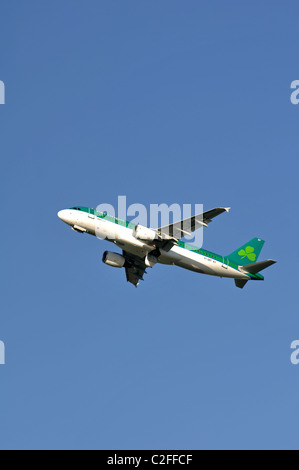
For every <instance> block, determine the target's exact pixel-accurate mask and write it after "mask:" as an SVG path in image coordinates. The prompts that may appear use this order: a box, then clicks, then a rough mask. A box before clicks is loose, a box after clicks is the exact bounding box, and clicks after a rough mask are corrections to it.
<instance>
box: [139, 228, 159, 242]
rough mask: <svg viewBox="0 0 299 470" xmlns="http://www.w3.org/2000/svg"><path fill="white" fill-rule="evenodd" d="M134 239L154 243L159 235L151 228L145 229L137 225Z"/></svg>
mask: <svg viewBox="0 0 299 470" xmlns="http://www.w3.org/2000/svg"><path fill="white" fill-rule="evenodd" d="M133 237H135V238H137V240H140V241H142V242H153V241H154V240H155V239H156V238H158V234H157V233H156V232H155V231H154V230H152V229H150V228H147V227H143V226H142V225H135V227H134V228H133Z"/></svg>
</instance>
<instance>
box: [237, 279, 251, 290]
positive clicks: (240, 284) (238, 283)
mask: <svg viewBox="0 0 299 470" xmlns="http://www.w3.org/2000/svg"><path fill="white" fill-rule="evenodd" d="M247 282H248V280H247V279H245V280H244V279H235V284H236V286H237V287H239V288H240V289H243V287H244V286H245V284H247Z"/></svg>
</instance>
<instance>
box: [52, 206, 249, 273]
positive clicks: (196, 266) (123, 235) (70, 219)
mask: <svg viewBox="0 0 299 470" xmlns="http://www.w3.org/2000/svg"><path fill="white" fill-rule="evenodd" d="M58 216H59V218H60V219H61V220H63V221H64V222H65V223H67V224H68V225H70V226H71V227H72V228H73V229H74V230H76V231H79V232H80V231H81V232H82V233H88V234H90V235H93V236H96V237H98V238H100V239H103V240H108V241H111V242H112V243H114V244H115V245H117V246H118V247H119V248H121V249H122V250H124V251H126V252H127V253H131V254H132V255H136V256H139V257H141V258H144V257H146V256H147V255H148V254H149V253H150V252H152V251H153V246H151V245H147V244H146V243H144V242H142V241H140V240H137V239H136V238H135V237H134V236H133V231H132V229H131V228H128V227H125V226H123V225H118V224H115V223H114V222H111V221H109V220H106V219H102V218H99V217H97V216H96V215H92V214H88V213H86V212H80V211H77V210H73V209H66V210H63V211H60V212H59V214H58ZM160 251H161V256H159V258H158V263H161V264H168V265H175V266H179V267H181V268H184V269H188V270H191V271H195V272H198V273H202V274H209V275H212V276H219V277H228V278H233V279H244V280H248V279H250V276H248V275H246V274H244V273H242V272H241V271H239V270H238V269H234V268H232V267H231V266H228V265H227V264H225V262H224V260H223V263H222V262H219V261H217V260H214V259H212V258H209V257H208V256H204V255H202V254H199V253H196V252H194V251H190V250H187V249H186V248H182V247H180V246H177V245H175V246H173V247H172V248H171V249H170V250H169V251H164V250H160Z"/></svg>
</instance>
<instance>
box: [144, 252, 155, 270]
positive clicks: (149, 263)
mask: <svg viewBox="0 0 299 470" xmlns="http://www.w3.org/2000/svg"><path fill="white" fill-rule="evenodd" d="M157 263H158V259H157V258H156V256H153V255H151V254H150V253H149V254H148V255H147V256H146V257H145V260H144V264H145V266H146V267H147V268H152V267H153V266H155V264H157Z"/></svg>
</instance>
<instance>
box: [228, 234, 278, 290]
mask: <svg viewBox="0 0 299 470" xmlns="http://www.w3.org/2000/svg"><path fill="white" fill-rule="evenodd" d="M264 243H265V241H264V240H261V239H260V238H253V239H252V240H250V241H249V242H248V243H246V244H245V245H243V246H241V248H239V249H238V250H236V251H234V252H233V253H231V254H230V255H228V256H227V258H228V259H229V261H232V262H233V263H235V264H237V265H238V266H239V271H241V272H243V273H244V274H247V273H248V274H249V275H250V274H253V275H254V274H255V275H256V276H255V279H257V280H263V279H264V278H263V276H261V275H259V274H258V273H260V271H263V270H264V269H266V268H268V267H269V266H272V264H274V263H276V261H274V260H273V259H267V260H265V261H259V262H257V260H258V257H259V255H260V253H261V251H262V248H263V246H264ZM257 276H259V277H257ZM247 282H248V280H246V279H235V284H236V286H237V287H239V288H240V289H243V287H244V286H245V285H246V284H247Z"/></svg>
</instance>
